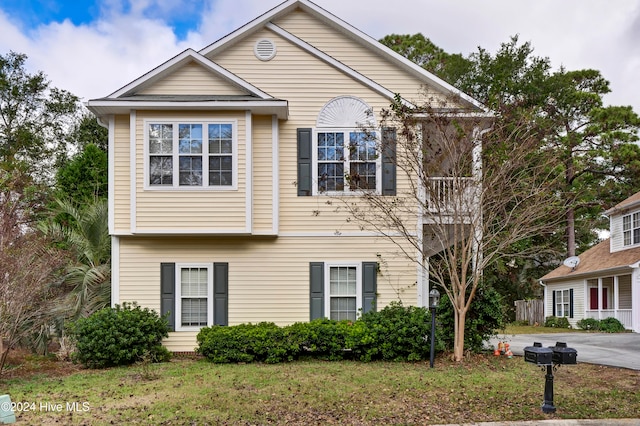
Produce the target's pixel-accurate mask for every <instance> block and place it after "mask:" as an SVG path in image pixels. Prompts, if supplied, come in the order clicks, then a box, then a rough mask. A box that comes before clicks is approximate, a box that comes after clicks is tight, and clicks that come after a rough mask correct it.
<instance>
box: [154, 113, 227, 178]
mask: <svg viewBox="0 0 640 426" xmlns="http://www.w3.org/2000/svg"><path fill="white" fill-rule="evenodd" d="M236 145H237V144H236V136H235V123H228V122H215V123H214V122H195V123H187V122H162V123H156V122H149V123H148V124H147V152H148V171H147V172H148V180H147V182H148V185H149V186H150V187H165V188H166V187H182V188H187V187H191V188H198V187H200V188H202V187H209V188H216V187H217V188H233V187H234V186H235V184H236V183H235V181H236V174H237V170H236V169H237V166H236V162H237V159H236V155H237V154H236V151H237V148H236Z"/></svg>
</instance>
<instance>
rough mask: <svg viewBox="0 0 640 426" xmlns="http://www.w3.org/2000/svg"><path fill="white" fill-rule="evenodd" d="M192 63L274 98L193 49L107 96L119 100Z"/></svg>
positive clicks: (263, 95) (251, 91)
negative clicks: (185, 64) (187, 63)
mask: <svg viewBox="0 0 640 426" xmlns="http://www.w3.org/2000/svg"><path fill="white" fill-rule="evenodd" d="M190 61H196V62H198V63H199V64H200V65H202V66H203V67H205V68H208V69H210V70H211V71H212V72H214V73H216V74H218V75H219V76H221V77H222V78H224V79H226V80H227V81H229V82H231V83H233V84H235V85H236V86H238V87H240V88H242V89H245V90H246V91H247V92H249V93H251V94H253V95H255V96H258V97H260V98H262V99H271V98H272V96H270V95H269V94H268V93H266V92H263V91H262V90H260V89H259V88H257V87H256V86H254V85H252V84H251V83H249V82H247V81H245V80H243V79H241V78H240V77H238V76H237V75H235V74H233V73H232V72H230V71H229V70H227V69H226V68H223V67H221V66H220V65H218V64H216V63H215V62H213V61H211V60H210V59H208V58H206V57H205V56H203V55H201V54H199V53H198V52H196V51H195V50H193V49H187V50H185V51H183V52H182V53H180V54H178V55H176V56H174V57H173V58H171V59H169V60H168V61H167V62H165V63H164V64H162V65H160V66H158V67H156V68H154V69H153V70H151V71H149V72H148V73H146V74H144V75H143V76H142V77H139V78H137V79H136V80H134V81H132V82H131V83H129V84H127V85H126V86H124V87H122V88H121V89H119V90H117V91H115V92H113V93H112V94H110V95H109V96H107V97H108V98H118V97H120V96H122V95H125V94H127V93H130V92H132V91H134V90H135V89H137V88H139V87H141V86H143V85H147V84H149V83H152V82H154V81H156V80H159V79H161V78H162V77H164V76H165V75H167V74H168V73H170V72H171V71H172V70H174V69H176V68H178V67H180V66H182V65H183V64H184V63H186V62H190ZM89 104H91V101H89Z"/></svg>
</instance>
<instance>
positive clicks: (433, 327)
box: [429, 307, 438, 368]
mask: <svg viewBox="0 0 640 426" xmlns="http://www.w3.org/2000/svg"><path fill="white" fill-rule="evenodd" d="M437 309H438V308H435V307H434V308H431V357H430V358H429V366H430V367H431V368H433V359H434V358H435V354H436V346H435V344H436V310H437Z"/></svg>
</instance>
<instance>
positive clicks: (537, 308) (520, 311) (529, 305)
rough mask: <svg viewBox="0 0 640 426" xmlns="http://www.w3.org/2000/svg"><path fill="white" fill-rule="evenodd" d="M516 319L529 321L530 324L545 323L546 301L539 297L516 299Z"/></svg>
mask: <svg viewBox="0 0 640 426" xmlns="http://www.w3.org/2000/svg"><path fill="white" fill-rule="evenodd" d="M513 303H514V304H515V305H516V321H528V322H529V325H534V324H536V323H538V324H539V325H541V326H542V325H544V302H543V301H542V300H538V299H532V300H516V301H515V302H513Z"/></svg>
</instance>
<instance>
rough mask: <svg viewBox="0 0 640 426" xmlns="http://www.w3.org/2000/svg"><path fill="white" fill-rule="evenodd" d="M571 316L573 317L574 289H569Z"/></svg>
mask: <svg viewBox="0 0 640 426" xmlns="http://www.w3.org/2000/svg"><path fill="white" fill-rule="evenodd" d="M569 318H573V289H572V288H570V289H569Z"/></svg>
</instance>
